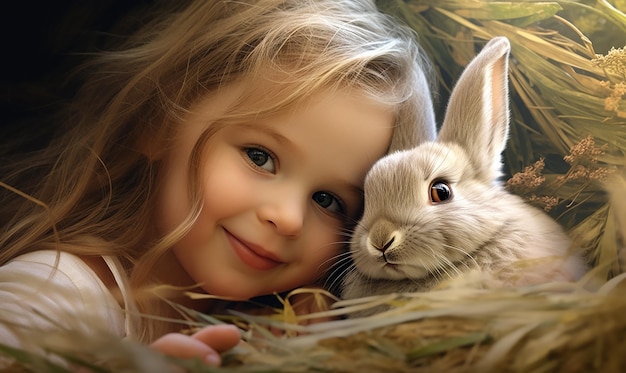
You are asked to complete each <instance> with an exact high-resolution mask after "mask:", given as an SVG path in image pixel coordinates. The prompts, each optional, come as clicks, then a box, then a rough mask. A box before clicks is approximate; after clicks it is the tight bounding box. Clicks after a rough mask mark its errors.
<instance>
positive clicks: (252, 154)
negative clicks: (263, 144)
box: [244, 148, 276, 173]
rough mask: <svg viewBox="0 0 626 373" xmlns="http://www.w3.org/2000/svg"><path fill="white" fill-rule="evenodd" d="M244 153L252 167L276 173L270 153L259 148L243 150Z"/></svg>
mask: <svg viewBox="0 0 626 373" xmlns="http://www.w3.org/2000/svg"><path fill="white" fill-rule="evenodd" d="M244 152H245V153H246V156H247V157H248V159H249V160H250V162H252V164H253V165H254V166H256V167H259V168H262V169H264V170H266V171H269V172H271V173H274V172H276V165H275V164H274V157H273V155H272V154H271V153H270V152H268V151H266V150H263V149H260V148H245V149H244Z"/></svg>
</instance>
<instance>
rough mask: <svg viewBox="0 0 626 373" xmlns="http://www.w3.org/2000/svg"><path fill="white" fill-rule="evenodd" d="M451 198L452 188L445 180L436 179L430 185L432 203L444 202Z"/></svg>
mask: <svg viewBox="0 0 626 373" xmlns="http://www.w3.org/2000/svg"><path fill="white" fill-rule="evenodd" d="M450 198H452V189H450V185H448V183H447V182H446V181H443V180H436V181H434V182H433V183H432V184H431V185H430V201H431V202H432V203H441V202H446V201H447V200H449V199H450Z"/></svg>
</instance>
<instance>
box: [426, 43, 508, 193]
mask: <svg viewBox="0 0 626 373" xmlns="http://www.w3.org/2000/svg"><path fill="white" fill-rule="evenodd" d="M510 49H511V47H510V44H509V40H508V39H507V38H505V37H496V38H494V39H492V40H491V41H489V43H487V44H486V45H485V47H484V48H483V50H482V51H481V52H480V53H479V54H478V55H477V56H476V57H475V58H474V59H473V60H472V61H471V62H470V63H469V65H468V66H467V67H466V69H465V71H463V73H462V74H461V77H460V78H459V81H458V82H457V84H456V86H455V88H454V90H453V91H452V94H451V96H450V103H449V104H448V108H447V111H446V116H445V118H444V122H443V125H442V128H441V131H440V132H439V137H438V141H439V142H453V143H456V144H458V145H460V146H461V147H463V148H464V149H465V150H466V151H467V154H468V155H469V157H470V161H471V162H472V164H473V165H474V168H475V169H476V170H477V171H478V173H479V175H477V176H478V177H479V178H481V179H482V180H484V181H486V182H491V181H493V180H495V179H496V178H498V177H499V176H500V170H501V167H502V164H501V157H502V156H501V153H502V151H503V150H504V148H505V146H506V141H507V137H508V130H509V129H508V126H509V90H508V79H507V76H508V75H507V74H508V58H509V51H510Z"/></svg>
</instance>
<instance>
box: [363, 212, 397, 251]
mask: <svg viewBox="0 0 626 373" xmlns="http://www.w3.org/2000/svg"><path fill="white" fill-rule="evenodd" d="M399 234H400V232H399V231H398V228H397V226H396V225H395V224H394V223H392V222H390V221H389V220H386V219H379V220H378V221H377V222H376V223H374V225H372V228H371V229H370V233H369V236H368V242H369V244H370V245H371V246H372V247H373V248H374V249H375V250H377V251H380V252H382V253H383V254H384V253H385V251H387V250H388V249H389V248H391V247H392V246H393V244H394V242H395V241H396V237H397V236H398V235H399Z"/></svg>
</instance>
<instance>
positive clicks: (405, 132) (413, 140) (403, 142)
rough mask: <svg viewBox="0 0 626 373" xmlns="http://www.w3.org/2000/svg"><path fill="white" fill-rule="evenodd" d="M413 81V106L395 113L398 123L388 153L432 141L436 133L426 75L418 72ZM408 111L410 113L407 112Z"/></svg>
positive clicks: (405, 107) (433, 111) (405, 106)
mask: <svg viewBox="0 0 626 373" xmlns="http://www.w3.org/2000/svg"><path fill="white" fill-rule="evenodd" d="M417 74H419V76H417V77H416V79H415V81H416V82H417V83H416V84H417V85H418V86H417V87H415V89H414V96H413V97H410V98H409V100H413V105H403V107H402V108H401V109H400V111H399V113H397V117H398V121H397V123H396V128H394V131H393V135H392V137H391V144H390V145H389V150H388V153H392V152H394V151H396V150H408V149H411V148H414V147H416V146H418V145H419V144H421V143H423V142H426V141H434V140H435V137H436V133H437V123H436V121H435V110H434V108H433V101H432V98H431V91H430V87H429V84H428V81H427V79H426V75H425V74H424V73H423V72H421V71H418V72H417ZM413 110H415V112H413ZM409 111H410V112H409Z"/></svg>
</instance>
